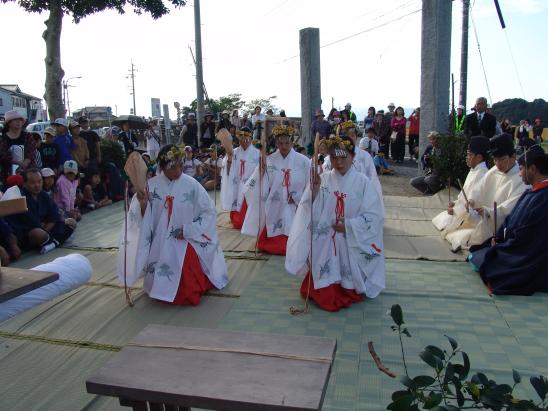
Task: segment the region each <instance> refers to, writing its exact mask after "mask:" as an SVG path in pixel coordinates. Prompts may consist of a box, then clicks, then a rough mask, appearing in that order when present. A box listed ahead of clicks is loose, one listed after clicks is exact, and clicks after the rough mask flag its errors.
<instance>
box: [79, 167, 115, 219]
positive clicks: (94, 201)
mask: <svg viewBox="0 0 548 411" xmlns="http://www.w3.org/2000/svg"><path fill="white" fill-rule="evenodd" d="M88 174H89V178H88V182H87V184H86V185H85V186H84V195H83V199H82V209H88V210H95V209H97V208H101V207H104V206H106V205H110V204H112V200H111V199H110V198H109V197H108V194H107V189H106V187H105V184H104V183H103V182H102V181H101V174H100V173H99V171H98V170H91V171H90V172H89V173H88Z"/></svg>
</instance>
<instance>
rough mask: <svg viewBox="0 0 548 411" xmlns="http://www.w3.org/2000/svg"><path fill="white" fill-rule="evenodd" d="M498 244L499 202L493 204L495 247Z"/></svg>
mask: <svg viewBox="0 0 548 411" xmlns="http://www.w3.org/2000/svg"><path fill="white" fill-rule="evenodd" d="M496 243H497V202H496V201H495V202H494V203H493V245H494V244H496Z"/></svg>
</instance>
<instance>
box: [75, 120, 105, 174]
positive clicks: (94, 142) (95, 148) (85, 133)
mask: <svg viewBox="0 0 548 411" xmlns="http://www.w3.org/2000/svg"><path fill="white" fill-rule="evenodd" d="M78 124H80V137H82V138H83V139H84V140H86V142H87V144H88V152H89V166H90V167H98V166H99V165H100V164H101V162H102V157H101V137H99V135H98V134H97V133H96V132H95V131H93V130H91V129H90V128H89V120H88V118H87V117H84V116H82V117H80V118H78Z"/></svg>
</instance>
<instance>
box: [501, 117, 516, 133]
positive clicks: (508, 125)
mask: <svg viewBox="0 0 548 411" xmlns="http://www.w3.org/2000/svg"><path fill="white" fill-rule="evenodd" d="M500 128H501V130H502V132H503V133H504V134H510V135H511V136H512V137H514V134H515V133H516V127H515V126H513V125H512V122H511V121H510V119H509V118H505V119H504V120H502V121H501V123H500Z"/></svg>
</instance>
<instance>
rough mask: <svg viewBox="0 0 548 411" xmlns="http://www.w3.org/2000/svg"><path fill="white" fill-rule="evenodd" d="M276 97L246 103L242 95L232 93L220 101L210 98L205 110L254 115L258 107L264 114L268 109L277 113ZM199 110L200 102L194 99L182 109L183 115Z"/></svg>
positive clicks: (205, 103)
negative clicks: (235, 111)
mask: <svg viewBox="0 0 548 411" xmlns="http://www.w3.org/2000/svg"><path fill="white" fill-rule="evenodd" d="M275 99H276V96H271V97H268V98H255V99H253V100H250V101H249V102H246V101H244V100H242V95H241V94H239V93H232V94H229V95H228V96H223V97H219V99H218V100H216V99H214V98H210V99H208V100H206V101H205V102H204V106H205V110H206V111H209V112H211V113H221V112H223V111H224V110H228V111H230V112H232V110H236V109H238V110H240V109H243V110H244V111H247V112H249V113H250V114H252V113H253V112H254V111H255V107H256V106H261V107H262V109H263V110H262V112H263V113H264V112H265V111H266V110H268V109H272V111H274V112H277V111H278V108H277V107H276V106H275V104H274V100H275ZM197 110H198V102H197V101H196V99H194V100H193V101H192V102H191V103H190V105H188V106H184V107H183V108H182V111H183V114H184V115H187V114H188V113H196V111H197Z"/></svg>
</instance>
